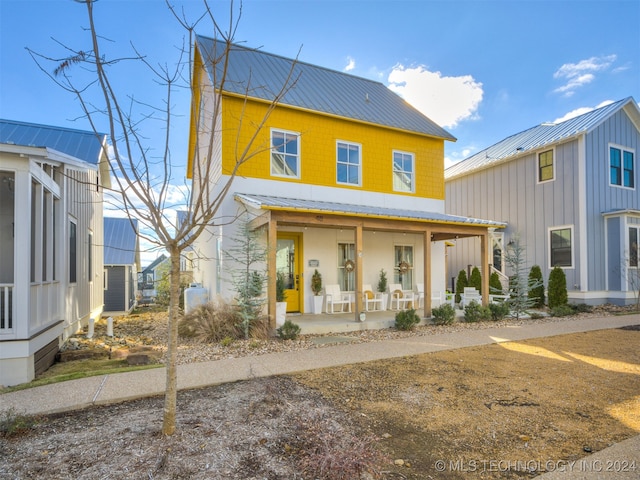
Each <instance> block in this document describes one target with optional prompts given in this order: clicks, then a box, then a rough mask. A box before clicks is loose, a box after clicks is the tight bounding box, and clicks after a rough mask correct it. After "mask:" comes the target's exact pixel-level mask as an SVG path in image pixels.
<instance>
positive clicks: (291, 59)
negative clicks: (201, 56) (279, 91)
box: [196, 34, 387, 88]
mask: <svg viewBox="0 0 640 480" xmlns="http://www.w3.org/2000/svg"><path fill="white" fill-rule="evenodd" d="M197 37H201V38H206V39H208V40H212V41H214V42H222V40H218V39H216V38H212V37H208V36H206V35H199V34H196V38H197ZM231 46H232V47H237V48H239V49H242V50H248V51H253V52H257V53H260V54H262V55H269V56H271V57H274V58H280V59H282V60H287V61H289V62H295V63H297V64H300V65H305V66H307V67H311V68H314V69H317V70H325V71H327V72H332V73H337V74H339V75H344V76H346V77H351V78H357V79H359V80H364V81H366V82H370V83H375V84H377V85H380V86H383V87H385V88H387V87H386V85H385V84H384V83H382V82H380V81H377V80H372V79H370V78H366V77H361V76H360V75H354V74H353V73H347V72H343V71H341V70H336V69H335V68H329V67H323V66H322V65H317V64H314V63H310V62H305V61H304V60H300V59H298V58H291V57H286V56H284V55H280V54H278V53H273V52H268V51H266V50H262V49H261V48H260V47H248V46H245V45H241V44H239V43H231Z"/></svg>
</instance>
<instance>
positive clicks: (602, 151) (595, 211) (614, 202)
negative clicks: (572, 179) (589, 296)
mask: <svg viewBox="0 0 640 480" xmlns="http://www.w3.org/2000/svg"><path fill="white" fill-rule="evenodd" d="M611 145H616V146H618V147H624V148H628V149H630V150H632V151H633V152H634V162H635V165H634V168H635V171H634V173H635V179H634V180H635V188H633V189H630V188H621V187H617V186H612V185H610V173H609V147H610V146H611ZM639 148H640V134H639V133H638V130H637V128H636V126H634V125H633V122H631V120H630V119H629V117H628V116H627V115H626V114H625V112H624V111H623V110H619V111H618V112H616V113H615V114H614V115H612V116H611V118H609V119H608V120H606V121H604V122H603V123H602V124H600V125H598V126H597V127H596V128H595V129H593V131H592V132H590V133H589V134H587V135H586V138H585V150H586V158H587V161H586V175H585V177H586V205H587V245H588V262H589V267H590V268H589V289H590V290H606V289H607V288H608V289H609V290H619V289H620V287H621V285H620V279H619V278H618V279H617V280H614V277H616V276H619V275H620V267H621V266H620V265H619V263H620V262H619V261H616V260H615V258H621V256H622V249H621V245H620V244H619V243H618V244H617V245H612V242H613V240H614V239H617V241H618V242H621V241H623V239H621V238H620V236H621V235H624V234H625V233H626V232H624V231H621V230H620V228H615V229H612V225H610V226H609V235H608V241H606V240H605V239H606V237H607V230H606V227H605V220H604V218H603V217H602V214H603V213H605V212H611V211H614V210H624V209H628V208H632V209H636V210H637V209H640V164H639V163H638V152H639ZM613 243H615V242H613ZM605 249H608V250H609V252H608V254H607V255H604V253H605ZM612 252H616V253H615V255H617V257H616V256H615V255H614V254H613V253H612ZM605 260H606V261H605ZM612 262H613V263H615V264H612ZM607 271H608V272H609V275H608V278H609V285H608V286H607V285H606V278H607V276H606V272H607ZM616 272H617V273H616Z"/></svg>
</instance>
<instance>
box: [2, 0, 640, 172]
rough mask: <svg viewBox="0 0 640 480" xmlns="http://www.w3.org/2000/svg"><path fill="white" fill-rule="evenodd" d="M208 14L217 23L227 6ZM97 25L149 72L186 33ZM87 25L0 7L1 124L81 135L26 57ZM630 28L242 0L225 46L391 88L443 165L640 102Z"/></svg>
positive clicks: (113, 9)
mask: <svg viewBox="0 0 640 480" xmlns="http://www.w3.org/2000/svg"><path fill="white" fill-rule="evenodd" d="M210 3H211V4H212V6H213V10H214V13H215V14H216V15H217V18H219V19H221V20H222V22H223V23H225V20H224V19H225V18H226V16H227V14H228V10H229V7H228V2H226V1H221V0H211V2H210ZM172 4H174V5H176V6H177V7H179V8H183V7H184V9H185V12H187V14H190V15H191V17H192V18H194V16H195V13H196V12H200V11H202V7H201V6H202V3H201V2H200V1H199V0H188V1H184V0H173V1H172ZM237 5H238V2H236V6H237ZM96 15H97V18H98V28H99V29H100V30H101V31H103V32H104V34H105V36H107V37H109V39H110V40H113V42H110V43H109V44H108V45H109V46H110V47H111V48H112V49H113V50H114V51H118V52H124V53H130V52H131V47H130V45H129V41H132V42H133V43H134V44H135V45H136V47H137V48H138V49H139V50H140V51H141V52H144V53H145V54H147V55H148V58H149V60H151V61H152V62H163V63H164V62H166V63H168V64H172V63H173V62H175V59H176V58H177V57H176V51H177V47H176V46H179V45H180V44H181V42H182V39H183V38H184V31H183V30H182V29H181V27H180V26H179V25H178V24H177V23H176V21H175V19H174V18H173V17H172V16H171V15H170V14H169V12H168V10H167V8H166V6H165V3H164V1H162V0H100V1H98V2H97V4H96ZM86 24H87V21H86V13H85V9H84V6H82V5H79V4H77V3H75V2H73V1H72V0H46V1H31V0H0V117H2V118H7V119H12V120H23V121H30V122H36V123H44V124H51V125H58V126H66V127H71V128H80V129H89V125H88V124H87V123H86V122H85V121H84V120H82V119H78V117H79V116H80V110H79V107H78V104H77V102H76V101H75V100H74V99H73V97H72V96H71V95H70V94H69V93H67V92H64V91H62V90H60V88H59V87H57V86H56V85H54V84H53V83H52V81H51V80H50V79H49V78H47V76H46V75H45V74H44V73H43V72H41V71H40V70H39V68H38V67H37V66H36V64H35V63H34V61H33V60H32V58H31V57H30V56H29V54H28V52H27V50H26V49H25V47H29V48H31V49H32V50H35V51H37V52H40V53H42V54H46V55H50V56H52V57H56V58H61V57H64V56H65V54H67V53H66V51H65V49H64V48H63V47H62V46H61V44H62V45H69V46H72V47H74V48H78V49H87V48H89V47H88V44H87V39H88V38H87V35H86V32H85V31H84V30H83V28H82V27H83V26H86ZM639 25H640V2H639V1H638V0H633V1H615V0H611V1H596V0H582V1H563V0H557V1H544V0H532V1H483V0H476V1H458V0H451V1H442V2H439V1H429V0H423V1H419V0H415V1H400V0H398V1H394V0H369V1H355V0H335V1H334V0H324V1H320V0H295V1H275V0H245V1H244V2H243V12H242V19H241V21H240V25H239V28H238V31H237V34H236V36H235V40H236V42H242V43H243V44H245V45H247V46H249V47H260V48H262V49H264V50H265V51H268V52H272V53H275V54H279V55H283V56H287V57H295V56H296V55H297V54H298V52H300V53H299V58H300V60H302V61H305V62H309V63H313V64H316V65H320V66H323V67H327V68H330V69H334V70H339V71H346V72H349V73H351V74H354V75H358V76H362V77H367V78H371V79H375V80H378V81H380V82H382V83H384V84H385V85H389V86H390V88H392V89H393V90H394V91H396V92H397V93H399V94H401V95H402V96H404V97H405V99H406V100H407V101H409V102H410V103H412V104H413V105H414V106H416V107H417V108H418V109H420V110H421V111H422V112H423V113H425V114H426V115H427V116H428V117H430V118H431V119H432V120H434V121H436V122H437V123H438V124H440V125H441V126H443V127H444V128H446V129H447V130H448V131H449V132H450V133H451V134H453V135H454V136H455V137H456V138H457V139H458V141H457V142H455V143H451V142H447V143H446V147H445V156H446V161H447V163H450V162H454V161H458V160H461V159H463V158H466V157H467V156H469V155H471V154H473V153H474V152H477V151H478V150H481V149H483V148H486V147H488V146H490V145H492V144H493V143H495V142H497V141H499V140H501V139H503V138H505V137H507V136H510V135H512V134H515V133H518V132H520V131H522V130H525V129H527V128H530V127H532V126H534V125H537V124H539V123H542V122H548V121H554V120H558V119H560V118H564V117H565V116H567V115H571V114H575V112H580V111H584V109H591V108H594V107H597V106H599V105H601V104H602V103H603V102H607V101H616V100H620V99H622V98H626V97H629V96H632V97H634V98H635V100H636V101H640V29H639V28H638V26H639ZM197 32H198V33H200V34H204V35H211V34H212V32H211V30H210V27H208V26H206V25H204V24H203V26H202V28H198V29H197ZM53 39H56V40H57V41H58V42H59V43H56V42H55V41H54V40H53ZM119 68H120V70H119V73H120V75H121V82H120V83H119V84H118V87H119V88H120V89H121V91H122V92H123V93H125V92H128V91H132V92H136V95H137V96H138V98H141V99H143V100H145V101H150V102H152V103H154V104H158V103H159V100H155V99H154V98H155V97H154V95H155V93H156V91H155V90H154V89H153V88H152V87H150V85H151V83H150V81H149V80H148V79H145V78H144V76H143V74H142V73H143V72H141V71H140V70H139V69H136V68H135V66H134V65H132V64H128V63H127V62H123V64H122V65H121V66H119ZM157 98H158V99H162V96H159V97H157ZM188 102H189V96H188V92H186V91H185V92H183V93H182V94H181V95H179V96H178V97H176V98H175V104H176V108H177V109H178V111H181V112H186V111H187V108H188ZM187 129H188V122H187V119H186V117H183V120H178V121H177V122H176V124H175V131H174V134H175V135H176V139H175V140H174V143H173V145H175V146H174V148H173V152H172V154H173V158H175V159H176V163H177V165H178V166H179V164H180V162H179V160H178V159H179V158H183V157H184V153H185V151H186V135H187ZM150 136H151V137H152V136H153V134H152V133H150ZM174 171H175V174H176V181H178V182H181V181H182V177H183V172H181V171H180V169H179V168H178V169H175V170H174ZM178 177H180V178H178Z"/></svg>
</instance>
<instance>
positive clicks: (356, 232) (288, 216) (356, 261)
mask: <svg viewBox="0 0 640 480" xmlns="http://www.w3.org/2000/svg"><path fill="white" fill-rule="evenodd" d="M235 198H236V200H237V201H239V202H240V203H242V204H243V205H244V206H245V207H247V208H249V209H250V210H251V211H252V212H253V214H254V215H255V218H254V220H253V221H252V228H254V229H263V230H264V232H265V234H266V239H267V242H268V259H267V275H268V291H267V294H268V295H267V297H268V299H269V302H268V312H269V316H270V319H271V323H272V327H273V328H275V327H276V321H275V312H276V279H277V277H278V273H280V269H281V267H280V264H281V263H282V257H288V256H290V255H293V254H295V255H298V256H299V257H301V258H298V259H297V260H296V262H300V264H301V266H300V265H298V266H296V265H294V266H292V267H291V275H290V280H291V281H290V286H289V288H290V294H291V296H292V297H293V300H294V304H295V307H293V308H291V306H289V308H288V312H289V314H291V313H300V314H301V315H299V316H296V317H295V318H297V319H300V321H301V322H303V324H304V325H301V326H302V327H305V329H310V328H311V326H310V325H311V324H310V323H307V322H312V323H314V324H315V323H319V326H318V327H313V328H314V329H315V328H318V329H326V328H335V329H338V328H339V329H340V330H333V331H350V330H351V331H353V330H360V329H366V328H387V327H389V326H392V325H393V323H394V321H395V312H394V311H393V310H386V309H383V310H382V311H380V312H366V311H365V308H364V299H363V294H364V292H365V290H366V289H365V288H364V287H365V286H367V287H368V288H367V289H369V288H371V289H372V290H374V289H376V285H375V282H374V280H376V278H377V272H378V270H380V268H381V267H382V268H386V269H387V271H388V272H389V274H390V277H391V278H390V279H389V286H388V290H387V293H389V294H391V293H392V292H393V291H394V290H393V289H392V285H396V284H399V283H402V284H403V285H402V288H403V289H405V288H406V289H407V290H411V291H416V290H417V289H418V288H417V287H418V286H419V287H420V288H421V289H422V292H421V293H422V302H421V304H420V307H421V308H420V310H419V312H420V314H421V316H422V317H423V318H430V317H431V308H432V292H433V291H434V290H435V291H440V292H442V291H444V289H445V288H446V277H447V274H446V270H445V263H446V262H445V255H446V247H445V245H446V244H447V243H449V242H455V240H456V239H458V238H463V237H470V236H476V237H479V238H480V240H481V241H480V250H481V252H480V253H481V258H482V263H483V265H487V266H488V265H489V251H490V248H489V245H490V244H489V229H495V228H503V227H504V224H502V223H500V222H493V221H488V220H479V219H472V218H466V217H460V216H453V215H446V214H444V213H438V212H424V211H417V210H404V209H398V208H384V207H368V206H366V205H353V204H343V203H335V202H325V201H312V200H297V199H289V198H283V197H273V196H265V195H249V194H236V195H235ZM290 237H295V238H297V239H299V242H298V243H295V246H293V247H291V248H290V249H289V250H288V251H287V253H286V254H283V252H282V251H281V250H282V249H281V248H280V241H281V239H283V238H290ZM405 239H406V240H405ZM303 243H306V246H305V247H304V249H303V248H302V244H303ZM346 244H348V248H345V247H344V245H346ZM405 247H406V248H407V249H408V251H409V252H410V254H408V256H407V257H406V258H405V257H403V256H402V255H404V254H405V253H406V252H405V253H403V251H404V250H405ZM303 250H304V254H302V253H301V251H303ZM319 258H320V259H321V260H320V261H318V259H319ZM318 265H321V266H324V269H323V271H324V275H325V278H326V281H325V282H324V286H327V285H328V284H337V283H340V282H342V283H343V286H342V290H344V291H345V292H348V293H349V295H350V303H351V305H350V307H351V312H350V313H339V314H332V315H327V316H325V315H322V317H323V320H324V321H323V322H319V321H318V320H317V319H314V318H313V317H316V318H317V315H311V316H308V315H307V314H308V313H309V312H310V311H311V310H310V308H308V305H309V304H310V301H311V300H312V298H311V297H312V294H311V291H310V279H311V274H312V273H313V270H314V268H315V267H317V266H318ZM347 270H348V271H349V272H348V273H349V275H350V281H349V282H348V284H349V288H345V287H344V285H345V281H344V280H345V275H346V272H347ZM486 270H487V271H488V268H487V269H486ZM336 272H337V273H336ZM374 275H375V276H374ZM376 281H377V280H376ZM482 281H483V288H482V291H483V292H484V294H483V298H482V301H483V303H484V304H485V305H486V304H488V301H489V297H488V292H489V276H488V275H483V279H482ZM434 284H436V285H435V288H434ZM393 288H395V287H393ZM287 302H289V300H287ZM414 305H415V304H414ZM325 306H326V296H325ZM405 308H406V307H405ZM325 311H326V307H325ZM362 312H364V313H365V315H366V320H365V321H364V322H360V314H361V313H362ZM327 317H328V318H327ZM290 318H294V317H290ZM307 318H309V320H307ZM294 323H298V322H295V321H294ZM307 325H309V326H307ZM329 325H331V327H329ZM371 325H378V326H377V327H370V326H371ZM318 333H319V332H318Z"/></svg>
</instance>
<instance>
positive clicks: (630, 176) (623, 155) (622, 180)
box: [609, 146, 635, 188]
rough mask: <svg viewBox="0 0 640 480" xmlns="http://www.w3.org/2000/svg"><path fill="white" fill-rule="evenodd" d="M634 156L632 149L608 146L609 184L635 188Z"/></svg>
mask: <svg viewBox="0 0 640 480" xmlns="http://www.w3.org/2000/svg"><path fill="white" fill-rule="evenodd" d="M634 156H635V155H634V152H633V151H632V150H628V149H625V148H623V147H617V146H609V182H610V183H611V185H615V186H618V187H626V188H635V181H634V177H635V165H634V163H635V161H634Z"/></svg>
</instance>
